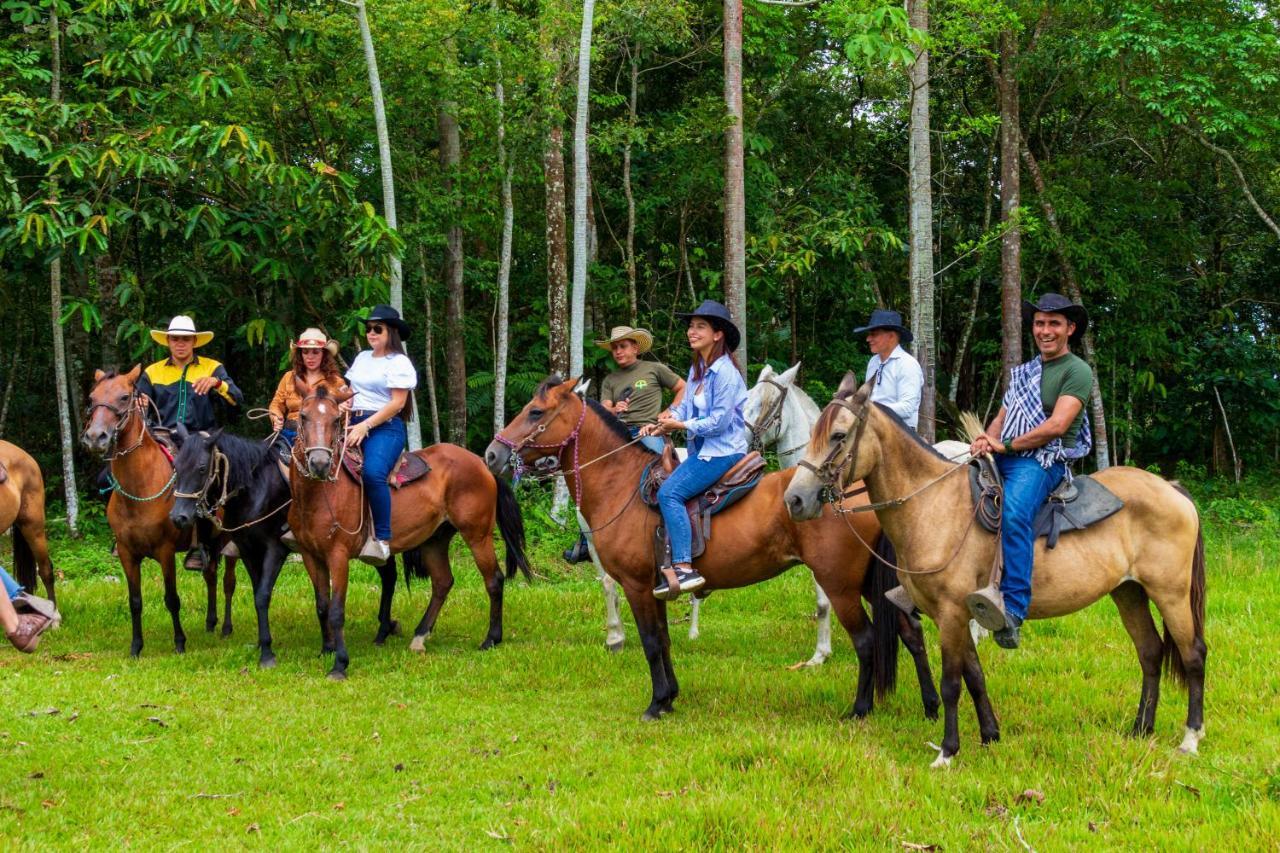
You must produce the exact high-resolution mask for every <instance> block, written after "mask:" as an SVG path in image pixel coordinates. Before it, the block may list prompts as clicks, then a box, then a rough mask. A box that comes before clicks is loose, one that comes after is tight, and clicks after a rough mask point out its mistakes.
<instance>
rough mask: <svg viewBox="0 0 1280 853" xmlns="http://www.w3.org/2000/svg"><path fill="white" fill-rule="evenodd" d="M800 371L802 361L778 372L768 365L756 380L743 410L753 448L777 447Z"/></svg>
mask: <svg viewBox="0 0 1280 853" xmlns="http://www.w3.org/2000/svg"><path fill="white" fill-rule="evenodd" d="M799 372H800V362H796V363H795V364H793V365H792V366H791V367H789V368H787V369H786V370H784V371H783V372H782V373H778V372H777V371H775V370H774V369H773V368H772V367H770V366H769V365H767V364H766V365H765V366H764V369H762V370H761V371H760V375H759V376H758V377H756V384H755V385H753V386H751V390H750V391H749V392H748V393H747V402H746V404H745V405H744V406H743V407H742V418H743V420H744V421H745V422H746V424H747V428H748V429H750V430H751V443H752V447H753V448H755V449H758V450H763V449H764V448H765V447H768V446H769V445H771V444H776V443H777V441H778V438H779V436H780V435H781V434H782V416H783V410H784V408H785V407H786V403H787V397H788V396H790V391H791V387H792V385H794V384H795V380H796V374H797V373H799Z"/></svg>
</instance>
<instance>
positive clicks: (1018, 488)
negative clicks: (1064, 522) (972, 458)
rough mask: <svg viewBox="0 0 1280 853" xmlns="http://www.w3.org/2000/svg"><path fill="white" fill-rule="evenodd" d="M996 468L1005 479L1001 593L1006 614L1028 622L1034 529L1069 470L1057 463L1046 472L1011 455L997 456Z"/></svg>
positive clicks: (1001, 531)
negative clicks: (1046, 502) (1047, 500)
mask: <svg viewBox="0 0 1280 853" xmlns="http://www.w3.org/2000/svg"><path fill="white" fill-rule="evenodd" d="M996 465H997V466H998V467H999V468H1000V476H1001V477H1002V478H1003V479H1004V510H1003V515H1002V517H1001V522H1000V543H1001V549H1002V551H1003V552H1004V576H1003V577H1002V578H1001V579H1000V592H1001V594H1003V595H1004V610H1005V613H1006V614H1009V615H1012V616H1016V617H1017V618H1018V621H1019V622H1021V621H1022V620H1024V619H1026V618H1027V608H1029V607H1030V606H1031V561H1032V559H1033V557H1034V556H1035V547H1036V538H1035V537H1036V534H1035V531H1034V530H1033V529H1032V525H1034V524H1035V521H1036V514H1037V513H1039V512H1040V507H1042V506H1044V502H1045V500H1046V499H1047V498H1048V497H1049V493H1050V492H1052V491H1053V490H1054V488H1055V487H1056V486H1057V485H1058V484H1059V483H1061V482H1062V478H1063V477H1064V476H1066V473H1067V469H1066V468H1065V467H1064V466H1063V464H1062V463H1061V462H1057V463H1055V464H1053V465H1052V466H1050V467H1049V469H1048V470H1047V471H1046V470H1045V469H1044V468H1041V467H1040V463H1039V462H1037V461H1036V460H1034V459H1032V458H1031V457H1029V456H1013V455H1010V454H1000V455H998V456H996Z"/></svg>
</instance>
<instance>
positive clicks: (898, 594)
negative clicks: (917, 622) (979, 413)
mask: <svg viewBox="0 0 1280 853" xmlns="http://www.w3.org/2000/svg"><path fill="white" fill-rule="evenodd" d="M884 597H885V600H886V601H888V602H889V603H890V604H892V605H893V606H894V607H896V608H898V609H899V610H901V611H902V612H903V613H905V614H907V615H908V616H910V615H911V614H912V613H913V612H914V611H915V609H916V603H915V601H914V600H913V599H912V598H911V593H910V592H908V591H907V588H906V587H905V586H895V587H894V588H893V589H891V590H889V591H888V592H886V593H885V594H884Z"/></svg>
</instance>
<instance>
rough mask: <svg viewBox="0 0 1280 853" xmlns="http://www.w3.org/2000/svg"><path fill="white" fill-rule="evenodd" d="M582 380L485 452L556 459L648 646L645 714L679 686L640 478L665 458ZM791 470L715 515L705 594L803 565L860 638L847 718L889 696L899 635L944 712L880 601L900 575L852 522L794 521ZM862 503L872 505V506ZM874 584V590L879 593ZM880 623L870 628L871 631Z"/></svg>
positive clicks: (549, 383)
mask: <svg viewBox="0 0 1280 853" xmlns="http://www.w3.org/2000/svg"><path fill="white" fill-rule="evenodd" d="M576 384H577V382H576V380H570V381H568V382H562V381H561V380H560V377H558V376H552V377H550V378H548V379H547V380H546V381H545V382H543V383H542V385H541V386H539V388H538V391H537V393H536V394H535V395H534V398H533V399H532V400H530V401H529V403H528V404H527V405H526V406H525V407H524V409H523V410H521V412H520V414H518V415H517V416H516V417H515V418H514V419H513V420H512V421H511V423H509V424H507V426H506V427H505V428H504V429H503V430H502V432H500V433H498V436H497V437H496V438H495V439H494V441H493V442H492V443H491V444H490V445H489V448H488V450H486V451H485V461H486V462H487V463H488V465H489V470H490V471H493V472H495V473H500V472H502V471H504V470H506V469H507V468H508V467H514V468H516V469H517V470H519V469H520V468H522V467H524V466H527V465H530V464H532V463H533V462H534V461H535V460H538V459H542V458H547V457H551V458H554V459H556V460H558V463H559V466H560V469H561V470H562V471H563V473H564V477H565V481H566V482H567V483H568V486H569V491H570V493H571V494H573V495H574V496H575V497H576V498H577V500H578V509H579V511H580V512H581V513H582V515H583V517H584V518H585V519H586V520H587V522H588V523H589V524H590V525H591V527H592V528H593V530H592V535H593V537H594V540H595V548H596V552H597V553H598V554H599V556H600V562H601V563H602V564H603V566H604V568H605V571H607V572H608V573H609V575H610V576H611V577H612V578H614V580H616V581H617V582H618V583H619V584H621V585H622V589H623V593H624V594H625V595H626V597H627V602H628V604H630V605H631V612H632V614H633V615H634V616H635V620H636V627H637V628H638V629H639V631H640V642H641V644H642V645H643V647H644V653H645V658H646V659H647V661H648V663H649V675H650V678H651V680H652V683H653V696H652V701H651V702H650V703H649V707H648V708H647V709H646V710H645V712H644V716H643V719H646V720H653V719H657V718H658V717H660V716H661V715H663V714H666V713H668V712H670V711H671V710H672V704H673V703H674V701H675V699H676V696H677V694H678V693H679V687H678V685H677V683H676V676H675V670H674V669H673V667H672V665H671V639H670V636H669V631H668V625H667V604H666V602H665V601H659V600H658V599H656V598H654V596H653V586H654V583H655V582H656V568H655V565H654V548H653V541H654V532H655V530H656V528H657V526H658V520H659V516H658V513H657V512H656V511H655V510H652V509H650V508H649V507H647V506H645V505H644V504H643V503H642V502H641V501H640V500H639V498H638V494H639V491H640V481H641V478H642V477H643V475H644V473H645V472H646V470H647V469H648V467H649V466H650V465H652V464H655V463H656V461H657V459H658V457H657V456H655V455H654V454H653V453H652V452H651V451H649V450H647V449H645V448H644V447H643V445H639V444H634V443H632V441H631V437H630V434H629V433H628V431H627V429H626V426H625V425H624V424H623V423H622V422H621V421H620V420H618V419H617V418H616V417H614V416H613V415H612V414H610V413H609V412H608V411H606V410H605V409H604V408H603V407H602V406H601V405H600V404H599V403H597V402H596V401H595V400H584V399H583V398H582V397H580V396H579V395H578V394H577V393H575V386H576ZM794 475H795V471H794V470H788V471H775V472H771V473H768V474H765V475H764V477H763V478H761V480H760V482H759V484H758V485H757V486H756V487H755V488H754V489H752V490H751V492H750V493H749V494H747V495H746V496H745V497H743V498H742V499H741V500H739V501H738V502H737V503H735V504H734V505H733V506H731V507H728V508H726V509H725V510H724V511H723V512H721V513H719V514H718V515H717V516H716V518H715V521H714V522H713V524H712V531H711V536H712V538H711V539H710V540H709V541H708V544H707V550H706V552H705V553H704V554H703V555H702V556H701V557H699V558H698V559H696V560H695V561H694V567H695V568H696V569H697V570H698V571H699V572H700V573H701V574H702V575H703V577H705V578H706V579H707V584H706V586H705V587H703V589H705V590H708V591H710V590H716V589H733V588H736V587H742V586H748V585H750V584H754V583H760V582H761V581H766V580H769V579H770V578H773V577H776V576H777V575H779V574H781V573H782V572H784V571H786V570H787V569H789V568H791V567H792V566H797V565H800V564H801V563H804V564H805V565H807V566H808V567H809V568H810V569H811V570H812V571H813V575H814V577H815V578H817V581H818V583H819V584H820V585H821V586H822V589H823V590H824V591H825V592H826V594H827V596H828V597H829V598H830V599H831V603H832V605H833V606H834V607H835V611H836V617H837V618H838V619H839V620H840V624H842V625H843V626H844V627H845V630H847V631H848V632H849V636H850V637H851V638H852V639H853V646H854V650H855V651H856V652H857V655H858V665H859V671H858V686H857V694H856V696H855V698H854V703H853V707H852V708H851V710H850V711H849V715H850V716H854V717H862V716H865V715H866V714H868V713H870V711H871V709H872V704H873V694H874V693H880V694H883V693H885V692H887V691H888V690H890V689H892V687H893V683H894V677H895V674H896V667H897V639H896V637H897V634H898V632H899V631H903V632H904V633H903V638H904V641H905V642H906V644H907V647H908V649H910V650H911V652H912V656H913V657H914V658H915V660H916V674H917V676H918V678H919V681H920V691H921V695H922V699H923V701H924V707H925V713H926V714H927V715H928V716H929V717H930V718H933V717H935V716H936V715H937V709H938V705H939V700H938V694H937V692H936V691H935V690H934V688H933V683H932V677H931V676H930V674H929V663H928V660H927V658H926V657H925V651H924V641H923V637H922V635H920V634H919V632H918V626H913V625H912V623H911V622H910V620H908V619H907V617H906V616H905V614H899V615H901V616H902V618H901V619H898V618H897V615H895V614H898V611H897V609H896V608H894V607H892V605H890V604H889V603H888V602H887V601H885V600H884V596H883V589H882V588H879V587H878V586H876V584H877V583H878V582H882V581H885V580H887V582H888V583H889V584H890V585H893V581H892V573H890V572H888V571H887V570H885V569H883V565H882V564H881V563H880V561H876V566H877V567H880V568H881V569H882V571H880V572H877V571H875V570H874V569H873V568H870V567H869V563H870V562H871V554H870V552H869V551H868V550H867V549H866V548H864V547H863V546H862V545H861V544H859V542H858V540H857V538H856V537H855V536H854V534H853V532H852V531H851V528H850V527H849V526H847V525H846V522H845V519H844V518H842V517H840V516H838V515H836V514H835V513H833V512H831V511H827V512H825V513H823V514H822V516H821V517H820V518H819V519H817V520H815V521H813V522H810V523H808V524H796V523H794V522H793V521H792V520H791V519H790V518H789V517H788V515H787V513H786V509H785V507H784V506H783V504H782V493H783V490H784V489H786V487H787V485H788V484H789V483H790V482H791V478H792V477H793V476H794ZM864 502H865V499H864ZM850 524H852V525H853V527H855V528H857V532H858V535H860V536H862V538H863V539H865V540H866V541H867V542H876V541H877V539H878V538H879V536H880V525H879V523H878V522H876V520H875V519H874V518H873V517H872V516H871V515H870V514H863V515H859V516H855V517H854V518H853V519H852V520H851V521H850ZM873 587H875V589H873ZM864 594H865V595H867V597H868V598H869V599H871V600H872V605H873V610H874V612H875V615H876V619H875V622H874V625H873V623H872V622H871V621H870V620H868V618H867V614H866V613H865V611H864V610H863V608H862V601H861V596H862V595H864ZM873 628H874V630H873Z"/></svg>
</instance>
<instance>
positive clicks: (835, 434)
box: [831, 432, 849, 441]
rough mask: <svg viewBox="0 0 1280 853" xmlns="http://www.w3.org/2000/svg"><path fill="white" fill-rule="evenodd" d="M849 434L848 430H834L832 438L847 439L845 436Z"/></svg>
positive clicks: (833, 439)
mask: <svg viewBox="0 0 1280 853" xmlns="http://www.w3.org/2000/svg"><path fill="white" fill-rule="evenodd" d="M848 435H849V434H848V433H847V432H833V433H831V440H832V441H844V440H845V438H846V437H847V436H848Z"/></svg>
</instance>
